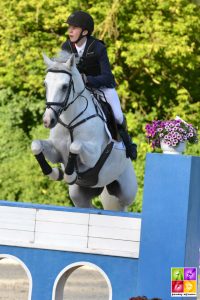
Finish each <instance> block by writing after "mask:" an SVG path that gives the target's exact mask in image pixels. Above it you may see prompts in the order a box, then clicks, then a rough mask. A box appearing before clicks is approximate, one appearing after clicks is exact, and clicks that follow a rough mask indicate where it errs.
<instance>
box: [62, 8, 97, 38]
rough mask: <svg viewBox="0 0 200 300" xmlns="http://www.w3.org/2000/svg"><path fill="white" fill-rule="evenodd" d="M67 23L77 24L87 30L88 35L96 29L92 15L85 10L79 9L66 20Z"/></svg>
mask: <svg viewBox="0 0 200 300" xmlns="http://www.w3.org/2000/svg"><path fill="white" fill-rule="evenodd" d="M66 23H67V24H69V25H71V26H76V27H80V28H82V30H83V31H84V30H87V31H88V35H91V34H92V32H93V30H94V20H93V18H92V16H91V15H90V14H88V13H86V12H84V11H81V10H78V11H75V12H74V13H73V14H71V15H70V16H69V17H68V18H67V21H66Z"/></svg>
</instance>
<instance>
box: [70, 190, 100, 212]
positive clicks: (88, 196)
mask: <svg viewBox="0 0 200 300" xmlns="http://www.w3.org/2000/svg"><path fill="white" fill-rule="evenodd" d="M102 190H103V188H88V187H82V186H78V185H77V184H73V185H70V186H69V195H70V198H71V200H72V201H73V203H74V205H75V206H76V207H81V208H92V207H93V206H92V198H94V197H96V196H99V195H100V194H101V192H102Z"/></svg>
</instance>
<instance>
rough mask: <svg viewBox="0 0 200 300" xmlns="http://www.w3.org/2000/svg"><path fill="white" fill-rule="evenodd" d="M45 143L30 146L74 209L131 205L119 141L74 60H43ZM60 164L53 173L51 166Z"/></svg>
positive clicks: (131, 186)
mask: <svg viewBox="0 0 200 300" xmlns="http://www.w3.org/2000/svg"><path fill="white" fill-rule="evenodd" d="M43 57H44V62H45V64H46V65H47V74H46V77H45V80H44V84H45V87H46V110H45V113H44V116H43V123H44V126H45V127H46V128H48V129H50V134H49V138H48V139H47V140H34V141H32V145H31V149H32V152H33V154H34V155H35V157H36V159H37V161H38V163H39V165H40V167H41V169H42V171H43V173H44V174H45V175H47V176H49V178H51V179H53V180H64V181H66V183H67V184H68V185H69V195H70V198H71V199H72V201H73V203H74V205H75V206H77V207H82V208H83V207H84V208H88V207H93V206H92V198H94V197H95V196H99V195H100V198H101V201H102V205H103V208H104V209H109V210H118V211H125V210H127V207H128V206H129V205H130V204H131V203H132V202H133V201H134V198H135V196H136V192H137V180H136V176H135V172H134V168H133V165H132V162H131V160H130V159H129V158H127V157H126V151H125V148H124V145H123V143H122V142H119V141H116V140H113V139H112V137H111V135H110V133H109V130H108V128H107V125H106V122H105V115H104V113H103V111H102V108H101V105H100V104H99V102H98V101H97V99H96V98H95V97H94V95H93V94H92V93H91V90H89V89H88V88H87V87H86V86H85V84H84V82H83V79H82V76H81V74H80V73H79V71H78V69H77V67H76V61H75V57H74V55H70V56H68V58H67V59H66V60H65V61H62V62H61V61H59V60H58V61H56V60H52V59H50V58H48V57H47V56H46V55H43ZM47 160H48V161H50V162H51V163H53V164H59V163H60V164H61V168H59V167H54V168H52V167H51V166H50V165H49V163H48V162H47Z"/></svg>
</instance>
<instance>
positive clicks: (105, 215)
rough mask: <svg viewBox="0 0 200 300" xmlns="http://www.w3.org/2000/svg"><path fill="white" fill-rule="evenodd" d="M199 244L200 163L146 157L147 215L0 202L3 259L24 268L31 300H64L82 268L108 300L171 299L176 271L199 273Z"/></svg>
mask: <svg viewBox="0 0 200 300" xmlns="http://www.w3.org/2000/svg"><path fill="white" fill-rule="evenodd" d="M199 239H200V157H192V156H179V155H162V154H148V155H147V161H146V171H145V186H144V199H143V212H142V214H139V213H138V214H135V213H118V212H111V211H102V210H93V209H78V208H63V207H53V206H45V205H35V204H25V203H15V202H6V201H0V259H1V258H4V257H13V258H15V259H16V260H18V261H20V262H21V264H22V267H24V269H25V271H26V273H27V276H28V278H29V287H30V289H29V300H40V299H41V300H62V299H63V289H64V285H65V282H66V280H67V278H68V277H69V276H70V274H71V273H72V272H73V271H74V270H75V269H77V268H78V267H80V266H83V265H92V266H94V267H95V268H97V269H98V270H99V271H100V272H101V274H102V275H103V276H104V278H105V280H106V282H107V284H108V288H109V300H111V299H112V300H129V298H131V297H133V296H137V295H146V296H147V297H149V298H152V297H160V298H162V300H169V299H171V267H184V266H186V267H198V261H199V251H198V249H199V245H200V241H199ZM176 299H184V298H182V297H176ZM186 299H188V298H186ZM190 299H195V297H193V298H190Z"/></svg>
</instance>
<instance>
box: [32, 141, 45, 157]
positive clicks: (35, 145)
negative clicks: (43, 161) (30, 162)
mask: <svg viewBox="0 0 200 300" xmlns="http://www.w3.org/2000/svg"><path fill="white" fill-rule="evenodd" d="M31 150H32V152H33V154H34V155H38V154H40V152H42V143H41V142H40V141H39V140H35V141H32V144H31Z"/></svg>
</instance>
